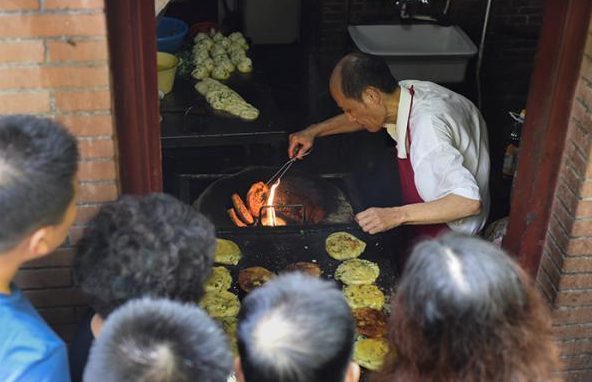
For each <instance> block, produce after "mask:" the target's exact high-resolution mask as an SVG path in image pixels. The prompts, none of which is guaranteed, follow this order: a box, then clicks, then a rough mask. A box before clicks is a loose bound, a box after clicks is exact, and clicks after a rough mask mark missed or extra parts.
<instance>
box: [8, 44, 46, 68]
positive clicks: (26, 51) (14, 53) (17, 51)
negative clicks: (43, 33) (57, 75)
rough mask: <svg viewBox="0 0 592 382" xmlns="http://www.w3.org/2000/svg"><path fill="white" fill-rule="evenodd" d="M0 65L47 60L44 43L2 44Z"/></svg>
mask: <svg viewBox="0 0 592 382" xmlns="http://www.w3.org/2000/svg"><path fill="white" fill-rule="evenodd" d="M0 52H2V54H1V55H0V63H17V62H22V63H35V62H43V61H44V60H45V47H44V46H43V41H41V40H38V41H22V42H0Z"/></svg>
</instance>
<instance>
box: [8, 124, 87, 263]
mask: <svg viewBox="0 0 592 382" xmlns="http://www.w3.org/2000/svg"><path fill="white" fill-rule="evenodd" d="M77 161H78V148H77V146H76V139H75V138H74V137H73V136H72V135H70V134H69V133H68V132H67V131H66V130H65V129H64V128H63V127H61V126H60V125H59V124H57V123H56V122H55V121H52V120H50V119H45V118H36V117H32V116H21V115H18V116H7V117H0V211H2V213H1V214H0V252H4V251H7V250H10V249H12V248H14V246H16V245H17V244H18V243H19V242H20V241H22V240H23V239H24V238H25V237H26V236H27V235H28V234H30V233H31V232H33V231H34V230H35V229H37V228H40V227H43V226H48V225H56V224H59V223H60V222H61V221H62V220H63V218H64V214H65V212H66V210H67V209H68V205H69V204H70V203H71V202H72V198H74V193H75V186H74V178H75V176H76V170H77V168H78V167H77V166H78V165H77Z"/></svg>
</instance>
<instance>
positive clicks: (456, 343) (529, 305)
mask: <svg viewBox="0 0 592 382" xmlns="http://www.w3.org/2000/svg"><path fill="white" fill-rule="evenodd" d="M546 308H547V307H546V306H545V303H544V302H543V300H542V298H541V296H540V295H539V294H538V292H537V291H536V290H535V288H534V286H533V285H532V283H531V281H530V280H529V278H528V276H527V275H526V273H525V272H524V271H523V270H522V269H521V268H520V267H519V266H518V265H517V264H516V263H515V262H514V261H513V260H512V259H511V258H510V257H509V256H508V255H506V254H505V253H504V252H503V251H502V250H501V249H499V248H497V247H495V246H494V245H492V244H491V243H488V242H486V241H483V240H481V239H478V238H476V237H468V236H462V235H458V234H449V235H445V236H443V237H441V238H438V239H433V240H427V241H424V242H422V243H420V244H418V245H417V246H416V247H415V249H414V250H413V253H412V255H411V257H410V259H409V260H408V262H407V264H406V265H405V269H404V272H403V275H402V278H401V282H400V284H399V287H398V289H397V294H396V299H395V300H394V303H393V315H392V316H391V323H390V325H391V333H390V347H391V349H392V351H393V352H394V353H396V361H395V360H394V358H393V357H387V363H386V366H385V367H384V370H383V371H382V373H381V374H379V375H378V376H377V377H376V378H375V379H374V381H389V382H391V381H410V382H414V381H427V382H429V381H450V382H451V381H455V382H457V381H460V382H469V381H470V382H476V381H490V382H505V381H520V382H526V381H531V382H535V381H547V380H553V376H552V372H553V371H554V370H557V369H556V368H557V367H558V355H557V352H556V348H555V345H554V343H553V341H552V338H551V323H550V317H549V312H548V311H547V309H546Z"/></svg>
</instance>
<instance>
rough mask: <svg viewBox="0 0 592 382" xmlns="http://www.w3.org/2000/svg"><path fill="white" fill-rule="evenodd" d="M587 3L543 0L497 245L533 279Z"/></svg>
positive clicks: (588, 9)
mask: <svg viewBox="0 0 592 382" xmlns="http://www.w3.org/2000/svg"><path fill="white" fill-rule="evenodd" d="M591 12H592V2H590V1H580V0H561V1H556V0H548V1H547V2H546V4H545V15H544V19H543V26H542V30H541V35H540V38H539V44H538V50H537V53H536V56H535V60H536V61H535V66H534V71H533V74H532V78H531V83H530V90H529V94H528V101H527V106H526V110H527V114H526V121H525V125H524V129H523V137H522V143H521V146H520V158H519V162H518V171H517V174H518V175H517V178H516V180H515V184H514V189H513V193H512V201H511V209H510V219H509V223H508V233H507V235H506V237H505V238H504V241H503V247H504V248H505V249H507V250H508V251H509V252H510V253H512V254H514V255H516V256H517V257H518V259H519V261H520V263H521V264H522V266H524V268H525V269H526V270H527V271H528V272H529V273H530V274H531V275H532V276H535V275H536V273H537V271H538V268H539V263H540V259H541V256H542V251H543V243H544V241H545V235H546V232H547V230H548V225H549V218H550V213H551V205H552V204H553V199H554V196H555V192H556V188H557V179H558V173H559V166H560V162H561V158H562V155H563V152H564V150H565V138H566V134H567V128H568V124H569V118H570V110H571V107H572V102H573V98H574V94H575V90H576V86H577V81H578V77H579V69H580V65H581V61H582V57H583V54H584V46H585V42H586V37H587V34H588V33H587V32H588V24H589V22H590V14H591Z"/></svg>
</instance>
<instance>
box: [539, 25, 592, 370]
mask: <svg viewBox="0 0 592 382" xmlns="http://www.w3.org/2000/svg"><path fill="white" fill-rule="evenodd" d="M537 283H538V285H539V287H540V289H541V290H542V291H543V293H544V294H545V296H546V297H547V298H548V300H549V301H550V302H551V304H552V308H553V325H554V330H555V335H556V337H557V341H558V343H559V345H560V347H561V353H562V359H563V361H564V363H565V366H564V371H563V373H562V375H563V377H564V378H565V381H566V382H570V381H573V382H576V381H577V382H585V381H586V382H587V381H592V31H591V30H589V31H588V38H587V42H586V48H585V54H584V57H583V59H582V64H581V68H580V77H579V80H578V86H577V90H576V94H575V96H574V99H573V105H572V109H571V118H570V124H569V127H568V132H567V139H566V145H565V148H564V151H563V157H562V158H561V169H560V172H559V178H558V184H557V189H556V191H555V199H554V202H553V205H552V207H551V219H550V222H549V231H548V232H547V236H546V238H545V243H544V252H543V256H542V258H541V266H540V268H539V272H538V275H537Z"/></svg>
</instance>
